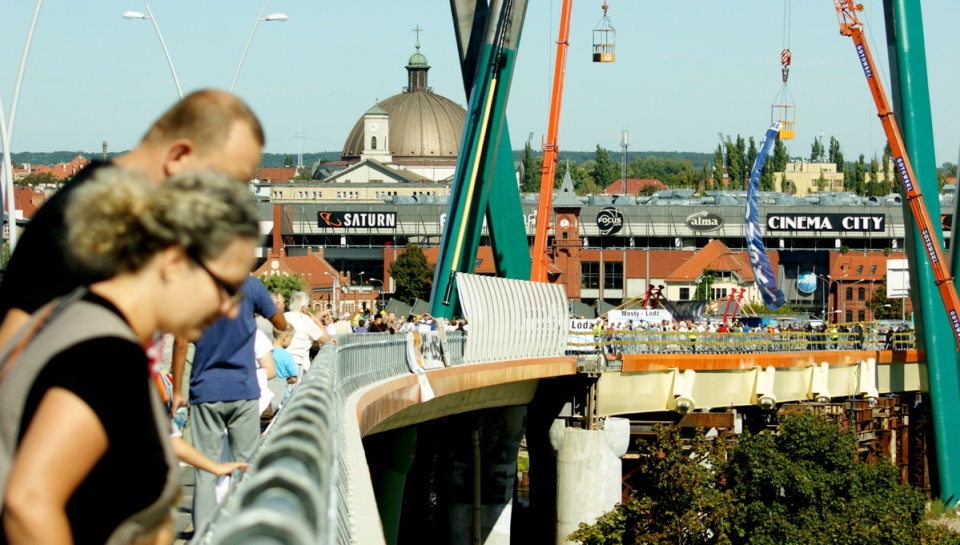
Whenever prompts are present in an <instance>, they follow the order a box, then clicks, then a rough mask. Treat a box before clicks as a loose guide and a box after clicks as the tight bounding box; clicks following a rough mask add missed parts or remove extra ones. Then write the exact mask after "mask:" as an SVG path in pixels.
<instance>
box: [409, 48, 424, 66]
mask: <svg viewBox="0 0 960 545" xmlns="http://www.w3.org/2000/svg"><path fill="white" fill-rule="evenodd" d="M407 65H408V66H427V58H426V57H425V56H424V55H423V53H420V52H419V51H417V52H416V53H414V54H413V55H410V60H409V61H407Z"/></svg>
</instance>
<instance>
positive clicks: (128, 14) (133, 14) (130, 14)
mask: <svg viewBox="0 0 960 545" xmlns="http://www.w3.org/2000/svg"><path fill="white" fill-rule="evenodd" d="M143 7H144V8H146V9H147V14H146V15H144V14H143V13H140V12H139V11H125V12H124V13H123V18H124V19H149V20H150V22H151V23H153V28H154V30H156V31H157V38H160V47H162V48H163V54H164V55H166V56H167V64H169V65H170V73H171V74H173V83H174V84H175V85H176V86H177V96H179V97H180V98H181V99H183V91H182V90H181V89H180V80H178V79H177V71H176V70H175V69H174V68H173V59H171V58H170V52H169V51H167V44H166V42H164V41H163V34H160V27H159V26H157V20H156V18H154V16H153V12H152V11H150V5H149V4H147V0H143Z"/></svg>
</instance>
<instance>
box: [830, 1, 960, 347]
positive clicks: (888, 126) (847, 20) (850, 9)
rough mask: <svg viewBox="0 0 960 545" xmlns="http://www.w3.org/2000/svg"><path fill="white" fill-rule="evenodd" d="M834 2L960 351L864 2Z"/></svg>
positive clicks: (953, 312)
mask: <svg viewBox="0 0 960 545" xmlns="http://www.w3.org/2000/svg"><path fill="white" fill-rule="evenodd" d="M833 3H834V6H835V7H836V8H837V18H838V19H839V21H840V34H842V35H844V36H850V37H851V38H853V44H854V46H855V47H856V49H857V56H858V57H859V58H860V66H861V67H862V68H863V73H864V75H865V76H866V77H867V84H868V85H869V86H870V92H871V93H872V94H873V100H874V102H875V103H876V105H877V113H878V115H879V117H880V122H881V123H882V124H883V132H884V133H885V134H886V136H887V142H889V143H890V151H891V152H892V153H893V164H894V166H895V167H896V169H897V174H898V177H899V178H900V182H901V183H902V184H903V187H904V189H905V191H906V197H907V203H908V204H909V205H910V210H911V212H913V218H914V221H915V222H916V224H917V229H918V230H919V231H920V236H921V238H922V239H923V247H924V249H925V250H926V252H927V257H928V259H930V265H931V266H932V267H933V274H934V277H935V282H936V285H937V289H938V290H939V291H940V297H942V298H943V306H944V307H946V310H947V317H948V319H949V320H950V327H951V328H952V329H953V336H954V340H955V341H956V343H957V351H958V352H960V301H958V300H957V289H956V287H955V286H954V285H953V278H951V277H950V272H949V270H948V269H947V264H946V262H945V261H944V258H943V250H942V249H941V248H940V244H939V243H938V242H937V239H936V237H935V235H934V231H933V223H932V222H931V221H930V212H929V211H928V210H927V205H926V203H925V202H924V200H923V194H922V193H920V190H919V188H918V186H917V183H916V177H915V176H914V174H913V167H912V166H911V165H910V159H909V157H907V154H906V146H905V145H904V143H903V136H902V135H901V134H900V127H899V125H898V124H897V120H896V118H895V117H894V115H893V109H892V108H891V107H890V101H889V100H888V99H887V94H886V92H885V91H884V90H883V84H882V83H881V82H880V80H879V79H878V78H877V71H876V67H875V65H874V62H873V55H872V54H871V53H870V47H869V45H867V39H866V36H864V34H863V25H862V24H861V23H860V19H859V18H858V17H857V12H858V11H861V10H863V5H861V4H854V3H852V2H849V1H848V0H833Z"/></svg>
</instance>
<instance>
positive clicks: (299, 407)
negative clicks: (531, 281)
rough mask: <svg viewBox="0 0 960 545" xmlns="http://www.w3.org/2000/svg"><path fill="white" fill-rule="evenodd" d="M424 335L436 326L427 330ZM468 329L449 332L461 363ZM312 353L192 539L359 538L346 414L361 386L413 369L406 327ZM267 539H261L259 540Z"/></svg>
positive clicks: (452, 352) (342, 542) (450, 348)
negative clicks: (248, 462)
mask: <svg viewBox="0 0 960 545" xmlns="http://www.w3.org/2000/svg"><path fill="white" fill-rule="evenodd" d="M422 335H424V336H425V337H429V336H432V335H437V333H435V332H431V333H425V334H422ZM465 341H466V335H464V334H463V333H462V332H450V333H447V338H446V343H445V347H446V349H447V354H448V357H449V362H450V365H462V364H463V349H464V344H465ZM337 343H338V344H337V346H334V345H327V346H325V347H324V348H323V349H321V351H320V353H319V354H318V355H317V357H316V358H315V359H314V361H313V364H312V365H311V367H310V370H309V371H307V372H306V373H305V374H304V376H303V379H302V380H301V381H300V383H299V385H298V386H297V388H296V390H294V393H293V395H292V396H291V397H290V400H289V401H288V402H287V403H285V404H284V405H283V406H281V408H280V411H279V412H278V414H277V416H276V417H274V421H273V423H272V424H271V426H270V427H269V428H268V429H267V431H266V432H265V433H264V435H263V437H262V440H261V445H260V449H259V451H258V453H257V455H256V456H255V457H254V459H253V461H252V468H251V469H250V472H249V473H247V474H246V475H244V476H243V477H241V479H240V480H239V481H238V483H237V485H236V487H235V488H234V489H233V490H232V491H231V493H230V494H229V495H228V497H227V498H226V499H225V500H224V503H223V504H222V505H221V507H220V509H218V511H217V513H216V515H215V516H214V518H213V520H212V521H211V523H210V524H209V525H208V526H207V527H206V528H205V529H202V530H201V531H199V532H198V533H197V535H196V537H195V538H194V540H193V542H192V543H203V544H206V543H210V544H222V545H233V544H239V543H251V542H258V543H259V542H264V543H285V544H291V545H298V544H323V545H327V544H330V545H333V544H338V545H347V544H351V543H356V542H357V539H356V533H357V532H356V525H355V523H354V516H353V513H356V512H358V511H357V510H358V509H369V508H370V507H369V506H362V507H361V506H355V505H353V504H352V502H353V497H352V491H353V490H354V489H355V487H354V484H353V483H352V478H353V477H352V475H353V471H351V467H350V464H351V462H356V461H355V460H351V456H350V455H351V454H353V455H355V454H357V453H348V452H347V450H348V445H349V437H348V430H347V428H346V426H349V425H354V426H356V422H355V420H354V421H352V422H351V420H350V416H349V415H346V414H344V407H345V405H346V403H347V400H348V398H349V397H350V396H351V395H352V394H353V393H355V392H357V391H358V390H360V389H362V388H364V387H367V386H370V385H372V384H375V383H377V382H380V381H382V380H386V379H390V378H393V377H397V376H402V375H406V374H409V373H410V368H409V367H408V364H407V354H406V350H407V337H406V335H391V334H389V333H372V334H371V333H367V334H358V335H343V336H341V337H340V338H338V339H337ZM257 540H261V541H257Z"/></svg>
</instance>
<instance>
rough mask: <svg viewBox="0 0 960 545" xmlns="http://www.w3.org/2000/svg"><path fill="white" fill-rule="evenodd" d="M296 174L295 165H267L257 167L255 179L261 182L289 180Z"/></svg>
mask: <svg viewBox="0 0 960 545" xmlns="http://www.w3.org/2000/svg"><path fill="white" fill-rule="evenodd" d="M296 176H297V169H296V167H269V168H260V169H257V179H258V180H260V181H261V182H289V181H290V180H292V179H294V178H295V177H296Z"/></svg>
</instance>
